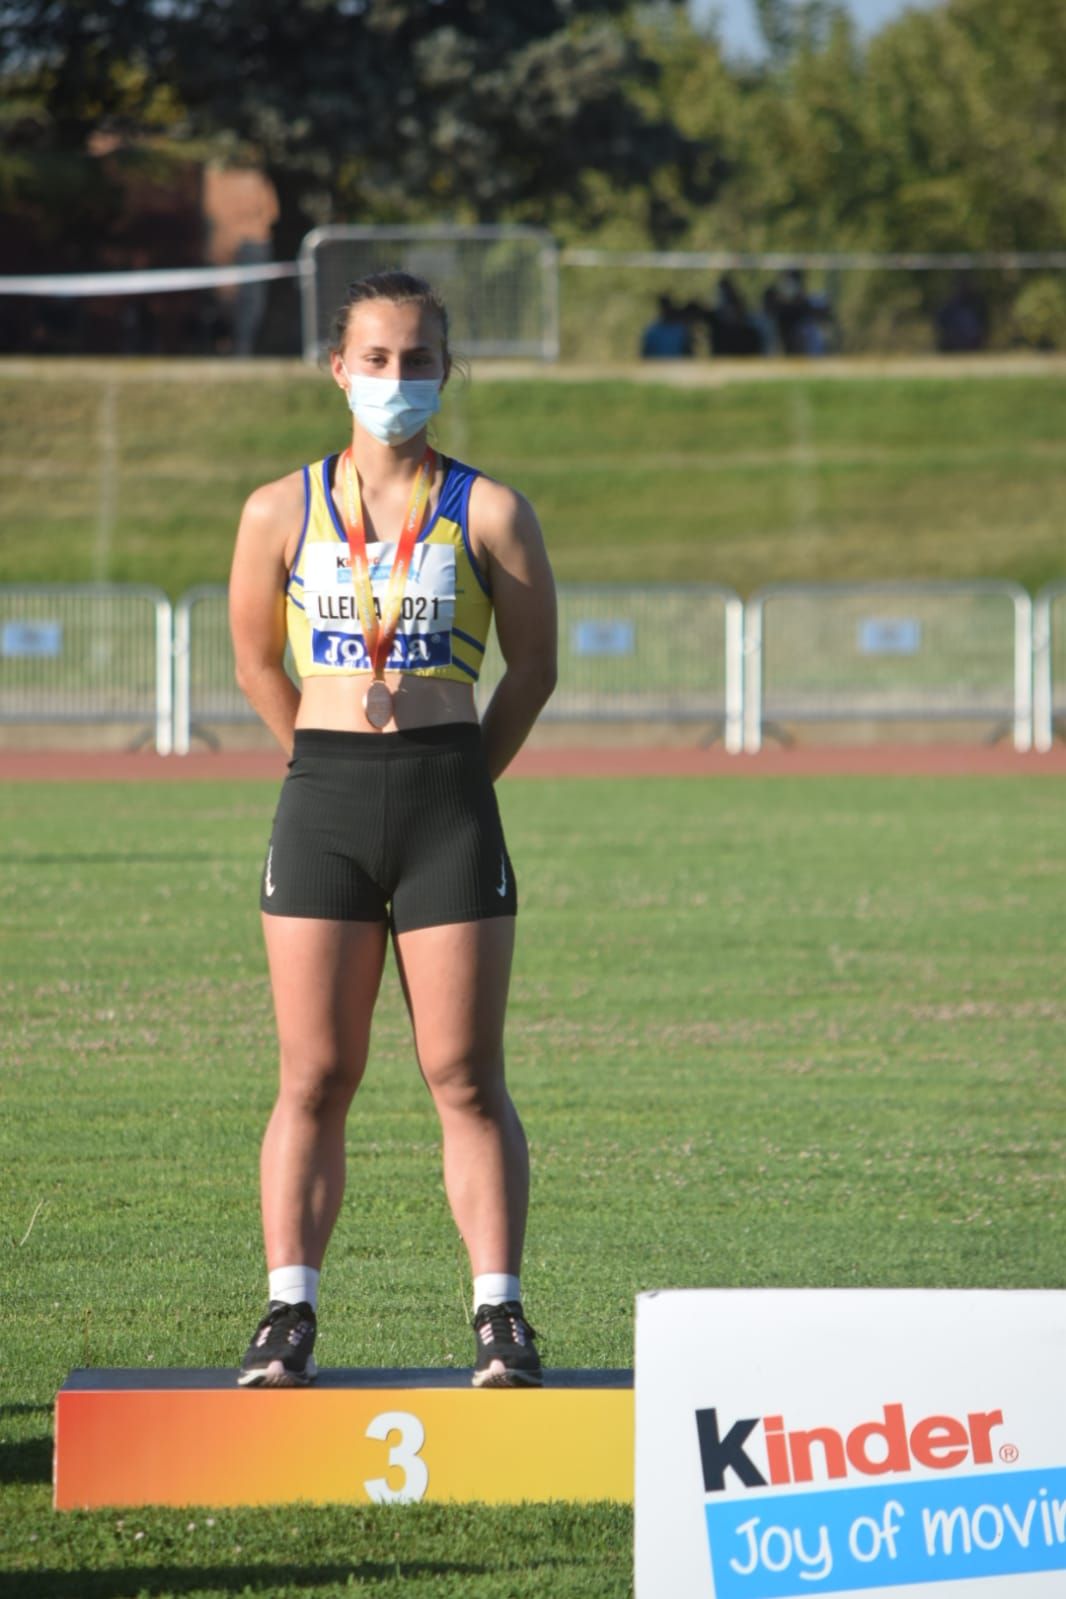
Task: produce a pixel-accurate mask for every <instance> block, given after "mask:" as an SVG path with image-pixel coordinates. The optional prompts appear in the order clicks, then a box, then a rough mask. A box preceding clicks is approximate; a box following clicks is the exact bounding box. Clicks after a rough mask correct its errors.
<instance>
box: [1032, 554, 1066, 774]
mask: <svg viewBox="0 0 1066 1599" xmlns="http://www.w3.org/2000/svg"><path fill="white" fill-rule="evenodd" d="M1059 726H1066V582H1063V583H1049V584H1048V586H1047V588H1044V589H1041V590H1040V593H1039V594H1038V595H1037V597H1036V599H1035V601H1034V602H1033V748H1034V749H1037V750H1039V751H1041V753H1045V752H1046V751H1047V750H1049V749H1050V748H1051V746H1052V744H1053V743H1054V741H1055V729H1056V727H1059Z"/></svg>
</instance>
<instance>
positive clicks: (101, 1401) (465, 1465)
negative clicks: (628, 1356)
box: [54, 1369, 633, 1510]
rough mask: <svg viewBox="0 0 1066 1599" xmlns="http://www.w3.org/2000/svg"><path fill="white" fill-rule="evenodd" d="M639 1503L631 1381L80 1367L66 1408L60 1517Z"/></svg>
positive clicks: (58, 1457) (70, 1382) (60, 1403)
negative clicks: (127, 1510)
mask: <svg viewBox="0 0 1066 1599" xmlns="http://www.w3.org/2000/svg"><path fill="white" fill-rule="evenodd" d="M632 1498H633V1376H632V1372H630V1371H624V1370H617V1371H553V1372H550V1373H548V1374H547V1375H546V1377H545V1386H544V1387H543V1388H539V1389H491V1390H478V1389H474V1388H472V1387H471V1385H470V1373H469V1372H468V1371H452V1370H441V1371H435V1370H417V1369H415V1370H405V1369H396V1370H355V1369H352V1370H333V1371H325V1372H322V1373H320V1375H319V1377H318V1380H317V1381H316V1382H315V1383H313V1384H312V1385H311V1386H310V1387H308V1388H298V1389H291V1388H288V1389H276V1388H275V1389H270V1388H267V1389H248V1388H238V1387H237V1386H236V1375H235V1373H234V1372H232V1371H218V1370H208V1371H198V1370H192V1369H189V1370H170V1371H153V1370H103V1369H102V1370H82V1369H78V1370H74V1371H72V1372H71V1374H70V1376H69V1377H68V1379H67V1381H66V1382H65V1383H64V1385H63V1387H62V1388H61V1389H60V1391H59V1394H58V1396H57V1399H56V1433H55V1500H54V1502H55V1507H56V1509H57V1510H86V1509H96V1508H103V1507H118V1506H124V1507H130V1506H134V1505H197V1506H215V1507H227V1506H237V1505H277V1504H292V1503H295V1502H297V1501H301V1502H303V1503H312V1504H338V1503H339V1504H368V1503H379V1504H380V1503H387V1502H397V1503H403V1502H413V1501H416V1500H426V1501H436V1502H451V1503H472V1502H479V1503H487V1504H517V1503H520V1502H522V1501H547V1500H553V1499H555V1500H571V1501H575V1502H578V1501H586V1502H587V1501H591V1500H596V1499H614V1500H619V1501H623V1502H627V1501H632Z"/></svg>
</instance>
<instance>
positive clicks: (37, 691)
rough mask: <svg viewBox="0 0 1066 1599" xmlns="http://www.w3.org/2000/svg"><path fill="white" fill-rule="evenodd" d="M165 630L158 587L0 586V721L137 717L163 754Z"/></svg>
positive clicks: (167, 695) (167, 620) (167, 690)
mask: <svg viewBox="0 0 1066 1599" xmlns="http://www.w3.org/2000/svg"><path fill="white" fill-rule="evenodd" d="M171 634H172V611H171V605H170V601H169V600H168V599H167V597H166V595H165V594H164V593H163V592H162V591H161V590H160V589H154V588H140V587H134V586H133V585H130V584H91V585H89V584H57V583H18V584H8V585H3V586H0V722H36V723H40V722H95V723H104V722H109V723H117V724H127V723H130V724H134V725H136V724H143V726H144V735H143V737H144V739H145V740H146V741H147V740H152V741H153V742H154V744H155V748H156V749H157V750H158V752H159V754H160V755H169V753H170V750H171V745H172V725H173V716H172V704H171V673H170V653H171Z"/></svg>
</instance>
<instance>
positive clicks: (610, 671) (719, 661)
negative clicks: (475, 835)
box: [0, 581, 1066, 754]
mask: <svg viewBox="0 0 1066 1599" xmlns="http://www.w3.org/2000/svg"><path fill="white" fill-rule="evenodd" d="M559 621H560V630H559V631H560V649H559V659H560V670H559V684H558V687H557V689H556V691H555V693H554V694H553V696H552V698H551V700H550V701H549V703H548V705H547V706H546V708H545V710H544V712H543V720H545V721H547V722H566V721H570V722H585V721H587V722H594V721H595V722H631V723H635V722H641V723H652V722H664V723H666V722H670V723H678V722H690V723H702V724H704V725H705V727H706V730H707V734H708V736H712V735H718V734H720V735H721V736H722V738H723V740H724V743H725V747H726V749H727V750H729V751H730V752H731V753H737V752H739V751H740V750H742V749H745V750H747V751H749V752H752V753H754V752H755V751H757V750H758V749H759V748H760V747H761V745H762V743H763V740H764V738H765V737H766V736H767V734H768V733H769V734H772V733H774V732H775V731H777V730H778V729H779V728H780V727H781V726H782V725H784V724H788V723H816V722H829V721H842V720H850V721H870V722H885V721H889V720H893V721H910V722H923V721H975V722H976V721H981V722H988V723H990V724H992V726H993V727H994V728H1001V729H1002V730H1003V731H1004V732H1009V733H1010V735H1011V737H1012V739H1013V742H1014V745H1015V748H1016V749H1019V750H1026V749H1029V748H1031V747H1033V746H1034V745H1035V747H1036V749H1038V750H1047V749H1050V748H1051V744H1052V742H1053V739H1054V737H1055V734H1056V731H1057V729H1058V728H1060V727H1061V726H1062V725H1063V724H1064V723H1066V581H1063V582H1059V583H1054V584H1051V585H1049V586H1048V587H1046V588H1045V589H1043V590H1042V591H1041V592H1040V593H1039V594H1038V595H1037V597H1036V601H1035V603H1034V602H1033V601H1032V600H1031V599H1030V598H1029V595H1028V594H1026V592H1025V591H1024V590H1023V589H1021V588H1019V587H1018V586H1017V585H1016V584H1013V583H1006V582H1004V583H993V582H987V583H981V582H973V583H866V584H821V585H804V584H786V585H775V586H774V587H771V588H765V589H762V590H761V591H759V593H757V594H756V595H755V596H754V597H753V598H752V599H751V600H750V601H749V602H748V604H747V606H746V607H745V606H744V605H743V604H742V602H741V600H740V599H739V598H738V596H737V595H736V594H735V593H734V592H733V591H732V590H731V589H727V588H722V587H717V586H712V585H696V584H693V585H686V586H677V587H666V586H664V587H655V588H647V587H637V586H633V587H630V586H628V585H603V586H596V585H575V584H564V585H562V586H561V588H560V592H559ZM290 670H291V668H290ZM502 670H503V662H502V659H501V656H500V652H499V647H498V645H497V643H496V640H495V636H494V635H493V637H492V638H491V639H490V643H489V648H488V650H487V652H486V659H485V666H484V670H483V673H482V677H481V682H480V684H479V686H478V691H477V695H478V703H479V705H480V706H481V707H482V708H484V706H485V704H486V703H487V701H488V699H489V697H490V695H491V693H492V690H493V688H494V687H495V685H496V683H497V682H498V681H499V678H500V675H501V673H502ZM294 676H295V674H294ZM256 720H257V718H256V716H255V714H254V712H253V711H252V710H251V708H250V707H249V706H248V704H247V702H246V701H245V699H244V697H243V695H242V694H241V692H240V690H239V689H238V688H237V684H236V680H235V676H234V663H233V649H232V645H231V642H230V635H229V625H228V619H227V609H226V590H225V589H224V588H223V587H222V586H220V585H211V586H204V587H200V588H195V589H191V590H189V592H188V593H186V594H185V595H184V596H183V597H182V598H181V600H180V601H179V602H178V604H177V606H176V607H174V608H173V609H172V608H171V606H170V603H169V601H168V600H167V598H166V596H165V595H164V594H163V593H162V592H161V591H160V590H157V589H154V588H142V587H135V586H132V585H74V584H69V585H66V584H64V585H60V584H14V585H6V586H4V585H0V724H4V723H34V722H36V723H46V722H72V723H73V722H85V723H112V724H134V725H135V726H136V725H137V724H141V725H142V726H143V735H141V736H142V737H144V738H150V739H152V740H153V741H154V744H155V748H156V749H157V750H158V751H159V752H160V754H168V753H169V752H170V751H171V750H173V751H174V753H176V754H185V753H187V752H188V750H189V748H190V745H191V743H192V741H193V740H194V739H195V738H197V737H199V738H202V739H203V740H204V741H205V742H207V743H213V742H216V739H215V736H214V733H213V728H215V727H220V726H225V725H231V724H237V723H249V724H254V723H255V722H256Z"/></svg>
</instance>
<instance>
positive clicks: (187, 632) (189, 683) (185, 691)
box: [174, 583, 298, 755]
mask: <svg viewBox="0 0 1066 1599" xmlns="http://www.w3.org/2000/svg"><path fill="white" fill-rule="evenodd" d="M292 675H293V678H294V681H298V680H297V679H296V678H295V673H293V674H292ZM258 720H259V718H258V717H257V716H256V714H255V712H254V711H253V710H252V708H251V706H250V705H249V704H248V701H247V700H246V699H245V697H244V695H243V694H242V693H241V691H240V689H239V688H238V687H237V679H236V676H235V668H234V660H233V643H232V641H231V639H230V631H229V607H228V603H227V590H226V589H225V588H223V587H221V585H219V584H217V583H213V584H203V585H201V586H200V587H198V588H194V589H188V590H187V591H186V592H185V593H184V594H183V595H182V597H181V599H180V600H179V601H178V603H177V605H176V606H175V607H174V753H175V755H188V753H189V749H190V748H191V745H192V741H193V739H194V738H201V739H203V741H204V742H205V743H206V744H216V743H217V740H216V738H215V737H214V733H213V731H212V729H213V728H214V727H227V726H233V725H235V724H237V723H241V722H251V723H254V722H257V721H258Z"/></svg>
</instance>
